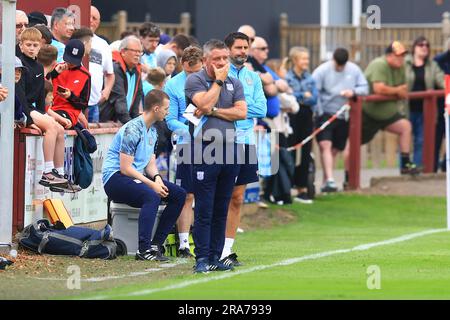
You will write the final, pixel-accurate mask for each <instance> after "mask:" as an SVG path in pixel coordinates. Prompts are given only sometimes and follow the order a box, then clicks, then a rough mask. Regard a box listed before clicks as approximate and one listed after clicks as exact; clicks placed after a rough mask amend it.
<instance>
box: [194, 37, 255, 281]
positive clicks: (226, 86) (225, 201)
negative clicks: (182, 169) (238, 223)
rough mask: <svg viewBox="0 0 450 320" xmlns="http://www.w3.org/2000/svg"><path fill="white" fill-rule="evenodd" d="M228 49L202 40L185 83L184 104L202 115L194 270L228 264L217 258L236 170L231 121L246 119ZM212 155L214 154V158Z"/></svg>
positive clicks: (196, 179) (197, 140)
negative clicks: (197, 63) (198, 59)
mask: <svg viewBox="0 0 450 320" xmlns="http://www.w3.org/2000/svg"><path fill="white" fill-rule="evenodd" d="M229 54H230V53H229V50H228V47H227V46H226V45H225V43H223V42H222V41H220V40H210V41H208V42H206V43H205V45H204V47H203V62H204V69H203V70H201V71H200V72H197V73H193V74H191V75H189V76H188V78H187V80H186V84H185V94H186V99H187V103H186V104H187V105H189V104H190V103H192V104H193V105H194V106H195V107H197V110H196V111H195V115H196V116H198V117H201V116H203V117H202V118H201V121H200V123H199V124H198V125H197V126H196V127H195V128H194V127H193V126H192V124H191V126H190V129H191V133H192V135H193V139H192V141H194V142H193V148H192V154H193V158H194V159H193V160H194V165H193V172H192V177H193V189H194V198H195V211H194V230H193V236H194V242H195V258H196V265H195V272H196V273H206V272H209V271H216V270H217V271H225V270H230V269H232V267H231V266H226V265H224V264H223V263H221V262H219V258H220V256H221V254H222V250H223V245H224V241H225V228H226V220H227V212H228V205H229V203H230V199H231V194H232V191H233V187H234V183H235V180H236V177H237V174H238V172H239V165H238V164H237V162H236V156H235V155H236V154H235V153H236V150H237V148H236V143H235V123H234V122H235V121H236V120H243V119H246V116H247V104H246V102H245V96H244V89H243V87H242V84H241V82H240V81H239V80H238V79H235V78H230V77H228V70H229V67H230V65H229V61H228V58H229ZM213 150H214V151H215V152H214V151H213ZM222 152H223V154H222ZM230 152H232V153H233V155H232V156H231V159H230V157H229V156H230ZM211 155H212V157H215V161H214V162H213V163H211V160H212V159H211V158H212V157H211ZM227 155H228V156H227ZM208 156H209V157H208ZM226 160H232V162H231V163H229V162H227V161H226Z"/></svg>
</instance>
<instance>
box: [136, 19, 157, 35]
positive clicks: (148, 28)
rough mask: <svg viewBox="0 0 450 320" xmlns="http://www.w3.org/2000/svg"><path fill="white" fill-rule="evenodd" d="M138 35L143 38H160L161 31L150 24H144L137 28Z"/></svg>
mask: <svg viewBox="0 0 450 320" xmlns="http://www.w3.org/2000/svg"><path fill="white" fill-rule="evenodd" d="M139 35H140V36H141V37H142V38H145V37H155V38H156V37H160V36H161V29H160V28H159V27H158V26H157V25H156V24H154V23H152V22H144V23H143V24H142V25H141V27H140V28H139Z"/></svg>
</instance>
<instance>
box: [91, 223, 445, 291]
mask: <svg viewBox="0 0 450 320" xmlns="http://www.w3.org/2000/svg"><path fill="white" fill-rule="evenodd" d="M446 231H449V230H447V229H430V230H425V231H421V232H417V233H411V234H406V235H403V236H400V237H397V238H393V239H389V240H385V241H380V242H373V243H367V244H362V245H358V246H356V247H353V248H350V249H340V250H333V251H325V252H319V253H315V254H311V255H307V256H302V257H297V258H291V259H286V260H282V261H280V262H277V263H273V264H269V265H262V266H256V267H252V268H248V269H241V270H238V271H232V272H226V273H222V274H220V275H217V276H211V277H208V276H207V277H204V278H202V279H196V280H189V281H184V282H181V283H178V284H173V285H169V286H166V287H162V288H154V289H144V290H139V291H135V292H131V293H126V294H116V295H114V294H111V295H98V296H93V297H88V298H84V299H88V300H103V299H112V298H119V297H122V298H123V297H137V296H143V295H150V294H154V293H157V292H161V291H168V290H174V289H181V288H186V287H189V286H192V285H196V284H201V283H207V282H211V281H215V280H222V279H227V278H231V277H235V276H238V275H241V274H246V273H251V272H255V271H260V270H266V269H271V268H275V267H280V266H288V265H291V264H295V263H299V262H303V261H307V260H316V259H320V258H325V257H329V256H334V255H337V254H340V253H348V252H354V251H365V250H369V249H371V248H374V247H379V246H385V245H390V244H394V243H399V242H404V241H408V240H411V239H414V238H419V237H423V236H427V235H430V234H434V233H440V232H446Z"/></svg>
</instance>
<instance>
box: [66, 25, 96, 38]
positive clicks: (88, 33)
mask: <svg viewBox="0 0 450 320" xmlns="http://www.w3.org/2000/svg"><path fill="white" fill-rule="evenodd" d="M93 36H94V33H93V32H92V30H91V29H90V28H88V27H80V29H75V31H74V32H73V34H72V36H71V37H70V39H78V40H82V39H84V38H86V37H90V38H92V37H93Z"/></svg>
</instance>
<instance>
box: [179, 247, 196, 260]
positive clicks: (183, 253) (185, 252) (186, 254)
mask: <svg viewBox="0 0 450 320" xmlns="http://www.w3.org/2000/svg"><path fill="white" fill-rule="evenodd" d="M177 257H178V258H183V259H189V258H194V255H193V254H192V253H191V250H189V248H183V249H178V250H177Z"/></svg>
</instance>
